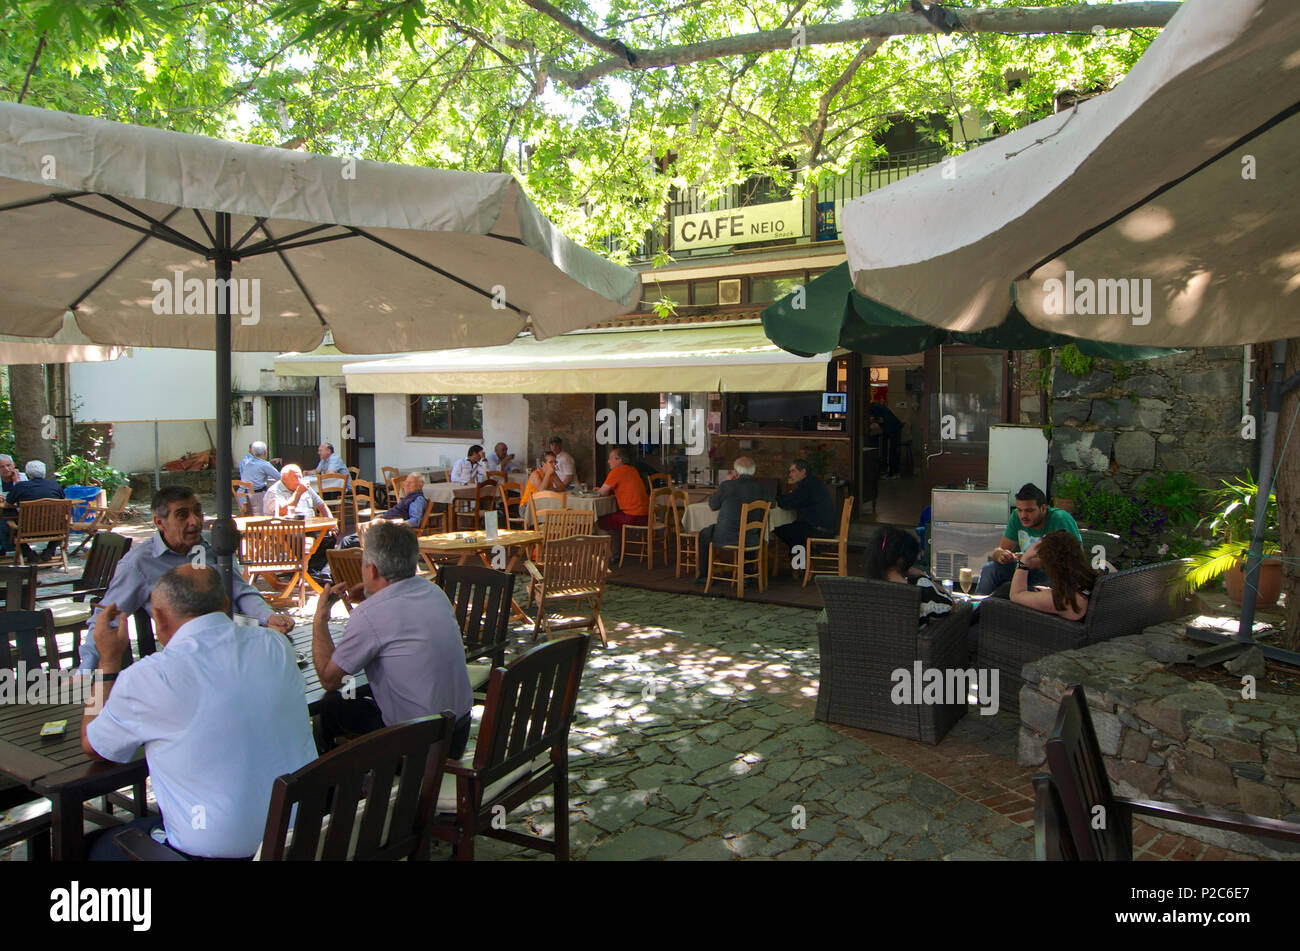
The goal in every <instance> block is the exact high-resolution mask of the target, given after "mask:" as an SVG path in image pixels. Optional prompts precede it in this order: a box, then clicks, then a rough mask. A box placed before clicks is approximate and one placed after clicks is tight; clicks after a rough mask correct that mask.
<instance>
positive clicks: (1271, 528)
mask: <svg viewBox="0 0 1300 951" xmlns="http://www.w3.org/2000/svg"><path fill="white" fill-rule="evenodd" d="M1246 475H1247V477H1246V478H1245V479H1237V480H1236V481H1235V482H1228V481H1226V480H1225V481H1224V482H1223V488H1222V489H1220V490H1219V491H1218V492H1217V493H1215V505H1216V511H1215V512H1214V514H1213V515H1211V516H1207V517H1206V518H1203V519H1201V521H1200V522H1199V523H1197V527H1198V528H1199V527H1200V526H1201V525H1204V524H1205V523H1206V521H1207V519H1208V521H1209V528H1210V532H1211V533H1212V534H1213V535H1214V536H1215V537H1216V538H1218V539H1221V540H1220V541H1219V543H1218V544H1217V545H1214V546H1213V547H1211V548H1207V549H1206V550H1205V551H1203V552H1200V553H1198V554H1196V555H1193V556H1192V563H1191V564H1190V565H1189V566H1188V568H1187V571H1186V573H1185V575H1184V578H1185V580H1186V583H1187V587H1188V588H1189V589H1190V590H1192V591H1195V590H1196V589H1197V588H1202V587H1204V586H1205V585H1208V584H1211V583H1212V582H1214V581H1216V580H1218V579H1219V578H1221V577H1222V576H1223V575H1224V574H1226V573H1227V572H1228V571H1230V570H1231V569H1232V568H1233V567H1235V566H1236V565H1238V564H1239V563H1241V562H1243V561H1245V560H1246V555H1247V554H1248V553H1249V552H1250V539H1251V536H1252V535H1253V534H1254V531H1255V502H1256V498H1257V497H1258V495H1259V486H1258V485H1256V484H1255V482H1254V477H1253V476H1251V475H1250V473H1247V474H1246ZM1264 513H1265V515H1264V546H1263V553H1264V556H1265V557H1270V556H1274V555H1278V554H1280V553H1281V548H1280V546H1279V545H1278V524H1277V496H1276V495H1274V494H1272V493H1270V494H1269V497H1268V506H1267V507H1266V508H1265V510H1264Z"/></svg>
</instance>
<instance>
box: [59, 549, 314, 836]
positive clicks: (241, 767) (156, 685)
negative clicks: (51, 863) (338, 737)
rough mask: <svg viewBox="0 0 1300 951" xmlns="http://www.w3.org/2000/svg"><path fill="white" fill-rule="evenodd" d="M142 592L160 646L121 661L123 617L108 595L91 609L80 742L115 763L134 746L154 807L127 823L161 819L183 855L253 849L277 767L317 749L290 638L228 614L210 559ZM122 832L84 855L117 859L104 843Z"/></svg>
mask: <svg viewBox="0 0 1300 951" xmlns="http://www.w3.org/2000/svg"><path fill="white" fill-rule="evenodd" d="M151 601H152V607H153V617H154V628H155V630H156V632H157V635H158V641H159V643H160V644H161V645H162V649H161V650H159V651H158V652H157V653H154V654H151V655H150V656H148V657H145V658H142V659H141V660H139V661H138V662H136V663H135V664H132V665H131V666H130V667H128V668H126V669H125V670H123V669H122V657H123V655H124V654H125V653H126V649H127V634H126V625H125V624H124V623H123V621H124V617H123V615H122V614H121V613H120V612H119V611H118V608H117V605H115V604H112V603H111V602H110V603H108V604H106V605H104V610H103V611H102V612H101V613H100V614H99V616H98V617H97V618H96V623H95V644H96V648H97V650H98V651H99V653H100V654H101V663H102V670H103V674H102V677H101V681H100V682H99V683H97V684H96V685H95V688H94V694H93V695H92V698H91V702H90V704H89V705H88V706H87V707H86V711H85V714H84V715H83V717H82V723H81V747H82V749H83V750H85V752H86V753H87V755H89V756H90V757H92V758H93V759H104V760H110V761H112V762H115V763H125V762H128V761H130V759H131V757H132V756H133V755H134V753H135V751H136V750H137V749H138V748H139V747H141V746H143V747H144V755H145V759H146V760H148V762H149V777H150V780H151V781H152V783H153V791H154V796H155V797H156V798H157V801H158V808H159V810H160V811H161V812H162V815H161V816H146V817H144V818H143V819H137V820H135V821H134V822H132V823H130V826H129V827H134V828H138V829H143V830H144V831H146V832H149V833H152V832H153V831H154V830H156V829H162V830H163V831H164V832H165V835H166V841H167V844H168V845H169V846H170V847H171V848H172V849H174V850H176V851H178V852H180V853H181V854H182V855H183V856H185V857H186V858H200V859H202V858H211V859H240V858H243V859H246V858H251V857H252V856H253V854H254V853H255V852H256V851H257V849H258V846H259V845H260V844H261V842H262V833H263V831H264V829H265V828H266V811H267V807H268V806H269V805H270V801H271V787H272V785H273V784H274V782H275V779H276V777H277V776H282V775H284V774H285V773H292V772H294V771H296V770H298V769H300V768H302V767H303V766H305V765H307V764H308V763H310V762H311V761H312V760H314V759H315V758H316V749H315V743H314V742H313V741H312V735H311V724H310V720H309V719H308V715H307V698H306V694H305V693H304V691H303V681H302V674H301V672H300V671H299V669H298V663H297V659H296V658H295V656H294V650H293V645H292V644H290V643H289V641H288V640H286V639H285V638H283V637H281V636H280V635H279V634H277V633H275V632H274V631H269V630H267V629H265V628H258V627H245V626H243V625H239V624H236V623H235V622H234V621H232V620H231V619H230V617H228V616H227V615H226V614H225V610H226V609H227V608H228V607H229V606H230V602H229V601H228V600H227V599H226V594H225V590H224V585H222V583H221V576H220V575H219V574H218V573H217V571H216V570H215V569H213V568H195V567H193V566H192V565H184V566H182V567H179V568H174V569H172V570H170V571H168V572H166V573H165V574H164V575H162V577H160V578H159V579H158V581H157V583H156V584H155V585H154V588H153V593H152V595H151ZM114 622H116V624H115V623H114ZM121 831H122V830H121V829H112V830H108V831H106V832H105V833H103V834H101V835H99V836H98V837H96V840H95V841H92V842H89V843H88V846H89V857H90V858H91V859H107V860H123V859H125V858H126V856H125V853H123V852H121V850H119V849H117V847H116V846H115V844H114V843H113V841H112V840H113V838H114V837H115V836H116V835H117V834H119V833H120V832H121Z"/></svg>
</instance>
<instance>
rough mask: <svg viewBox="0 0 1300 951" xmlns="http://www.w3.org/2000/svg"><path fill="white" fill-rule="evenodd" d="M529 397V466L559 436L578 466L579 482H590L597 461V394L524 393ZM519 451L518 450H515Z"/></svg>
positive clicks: (527, 398) (527, 456) (526, 456)
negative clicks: (548, 443) (534, 394)
mask: <svg viewBox="0 0 1300 951" xmlns="http://www.w3.org/2000/svg"><path fill="white" fill-rule="evenodd" d="M524 399H526V400H528V438H529V441H530V442H529V446H528V447H527V452H526V453H525V458H527V460H528V465H529V466H532V465H533V464H534V463H535V462H536V461H537V457H538V456H539V455H541V453H543V452H545V451H546V450H547V449H548V448H549V447H548V446H547V440H549V439H550V438H551V437H552V436H559V437H560V438H561V439H563V440H564V448H565V449H566V450H568V453H569V455H571V456H573V461H574V463H575V464H576V465H577V467H578V478H579V480H580V481H583V482H587V483H591V482H592V481H593V480H594V476H593V473H594V472H595V471H596V470H595V461H596V397H595V396H593V395H592V394H590V393H562V394H539V395H536V396H532V395H525V396H524ZM516 453H518V450H516Z"/></svg>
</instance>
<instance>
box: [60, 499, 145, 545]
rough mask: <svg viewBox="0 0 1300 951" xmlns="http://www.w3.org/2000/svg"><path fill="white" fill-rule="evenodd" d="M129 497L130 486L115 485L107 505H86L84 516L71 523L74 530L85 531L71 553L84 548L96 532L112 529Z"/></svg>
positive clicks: (124, 508)
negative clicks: (115, 487)
mask: <svg viewBox="0 0 1300 951" xmlns="http://www.w3.org/2000/svg"><path fill="white" fill-rule="evenodd" d="M130 498H131V487H130V486H129V485H120V486H118V487H117V491H115V492H114V493H113V498H112V499H111V500H110V501H109V503H108V505H106V506H98V505H91V506H88V507H87V509H86V514H85V517H84V518H82V519H81V520H79V521H76V522H73V523H72V530H73V531H74V532H84V533H85V534H84V535H83V537H82V539H81V542H80V543H79V544H78V545H77V547H76V548H74V549H72V553H73V554H74V555H75V554H77V553H78V552H79V551H81V549H83V548H85V547H86V543H87V542H89V541H90V540H91V539H92V538H94V537H95V533H96V532H103V531H112V529H113V526H114V525H116V524H117V523H118V522H119V521H121V519H122V513H123V512H125V511H126V503H127V502H128V501H129V500H130Z"/></svg>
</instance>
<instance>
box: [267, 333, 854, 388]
mask: <svg viewBox="0 0 1300 951" xmlns="http://www.w3.org/2000/svg"><path fill="white" fill-rule="evenodd" d="M281 359H283V358H281ZM829 359H830V354H829V353H823V354H818V355H817V356H814V357H811V358H805V357H797V356H795V355H793V354H790V353H786V352H785V351H784V350H782V349H780V348H779V347H777V346H776V345H775V344H774V343H772V342H771V341H770V340H768V339H767V337H766V336H765V335H764V333H763V328H762V327H761V326H760V325H758V324H757V323H755V324H725V325H718V326H712V327H692V328H689V329H683V330H667V329H665V330H635V331H624V330H612V331H599V332H594V333H576V334H565V335H564V336H561V337H552V338H550V339H549V340H542V341H539V340H536V339H534V338H532V337H520V338H518V339H517V340H515V341H514V342H512V343H509V344H507V345H506V346H504V347H480V348H477V349H473V350H438V351H433V352H430V353H411V354H406V355H405V356H401V357H397V358H393V359H388V360H368V361H365V362H361V363H348V364H345V365H344V366H343V376H344V378H345V379H346V381H347V388H348V392H350V393H448V394H451V393H474V394H478V393H657V392H660V391H664V390H673V391H676V392H705V393H719V392H726V391H730V392H744V391H757V392H763V391H776V390H823V389H825V388H826V363H827V361H828V360H829ZM279 363H280V361H279V360H277V361H276V364H277V369H276V372H277V373H279V372H281V371H280V369H279Z"/></svg>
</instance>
